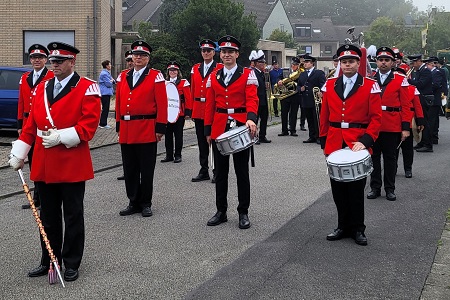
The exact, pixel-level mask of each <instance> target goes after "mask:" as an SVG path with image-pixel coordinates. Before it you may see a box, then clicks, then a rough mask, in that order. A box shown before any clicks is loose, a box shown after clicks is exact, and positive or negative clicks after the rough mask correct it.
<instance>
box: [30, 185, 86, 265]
mask: <svg viewBox="0 0 450 300" xmlns="http://www.w3.org/2000/svg"><path fill="white" fill-rule="evenodd" d="M36 184H37V185H38V186H39V192H40V193H41V214H40V216H41V220H42V225H43V226H44V229H45V232H46V233H47V237H48V239H49V241H50V246H51V247H52V249H53V253H54V254H55V256H56V258H57V259H58V262H59V263H60V265H62V263H61V259H62V262H63V263H64V266H65V267H66V268H72V269H78V267H79V266H80V264H81V258H82V257H83V251H84V238H85V234H84V209H83V200H84V191H85V186H86V183H85V182H84V181H82V182H74V183H44V182H42V181H40V182H36ZM61 206H62V208H63V209H62V210H61ZM62 213H64V239H63V216H62ZM63 241H64V243H63ZM41 248H42V259H41V265H43V266H48V265H49V264H50V257H49V255H48V251H47V248H45V243H44V241H43V240H42V236H41Z"/></svg>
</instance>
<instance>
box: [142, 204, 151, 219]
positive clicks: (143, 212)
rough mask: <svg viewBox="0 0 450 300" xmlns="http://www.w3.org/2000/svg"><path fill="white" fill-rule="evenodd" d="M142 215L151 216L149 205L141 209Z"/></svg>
mask: <svg viewBox="0 0 450 300" xmlns="http://www.w3.org/2000/svg"><path fill="white" fill-rule="evenodd" d="M142 216H143V217H151V216H153V212H152V208H151V207H150V206H146V207H144V208H143V209H142Z"/></svg>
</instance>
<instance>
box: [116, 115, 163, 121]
mask: <svg viewBox="0 0 450 300" xmlns="http://www.w3.org/2000/svg"><path fill="white" fill-rule="evenodd" d="M120 119H121V120H124V121H130V120H144V119H156V114H155V115H134V116H130V115H125V116H121V117H120Z"/></svg>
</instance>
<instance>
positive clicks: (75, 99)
mask: <svg viewBox="0 0 450 300" xmlns="http://www.w3.org/2000/svg"><path fill="white" fill-rule="evenodd" d="M54 84H55V80H54V79H50V80H49V81H46V82H41V83H40V84H39V85H38V86H37V87H36V89H35V91H34V97H33V106H32V109H31V113H30V116H29V118H28V121H27V123H26V125H25V126H24V128H23V131H22V134H21V135H20V137H19V140H22V141H23V142H25V143H26V144H28V145H32V144H33V142H35V140H36V143H35V147H34V152H33V166H32V168H31V175H30V178H31V180H33V181H43V182H46V183H60V182H80V181H86V180H88V179H92V178H94V170H93V168H92V161H91V153H90V150H89V144H88V141H90V140H91V139H92V138H93V136H94V134H95V131H96V130H97V126H98V122H99V120H100V110H101V109H100V89H99V88H98V85H97V83H95V81H92V80H90V79H87V78H84V77H80V76H79V75H78V74H77V73H74V75H73V76H72V78H71V79H70V80H69V82H68V83H67V85H66V86H65V87H64V88H63V89H62V90H61V92H60V93H59V94H58V96H56V97H55V98H53V88H54ZM44 93H46V96H47V99H48V104H49V110H50V116H51V117H52V119H53V123H54V125H55V127H56V128H57V129H58V130H61V129H65V128H70V127H74V129H75V130H76V133H77V134H78V138H79V139H80V143H79V144H78V145H76V146H75V147H72V148H67V147H66V146H65V145H64V144H59V145H57V146H54V147H51V148H47V149H46V148H44V146H42V138H41V137H40V136H38V135H37V130H42V131H47V130H49V129H50V128H52V125H51V124H50V122H49V119H48V117H47V113H46V109H45V103H44V101H45V100H44Z"/></svg>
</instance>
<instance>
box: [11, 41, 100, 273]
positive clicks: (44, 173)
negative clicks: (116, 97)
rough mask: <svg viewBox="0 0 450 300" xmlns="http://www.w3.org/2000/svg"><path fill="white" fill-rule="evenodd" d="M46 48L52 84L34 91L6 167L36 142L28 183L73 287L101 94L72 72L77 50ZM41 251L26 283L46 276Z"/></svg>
mask: <svg viewBox="0 0 450 300" xmlns="http://www.w3.org/2000/svg"><path fill="white" fill-rule="evenodd" d="M47 48H48V49H49V50H50V55H49V59H50V63H51V65H52V68H53V72H54V74H55V78H53V79H50V80H48V81H46V82H41V83H40V84H39V85H38V86H37V87H36V89H35V90H34V97H33V105H32V109H31V112H30V116H29V118H28V121H27V123H26V125H25V127H23V130H22V133H21V135H20V137H19V139H18V140H17V141H16V142H15V143H14V144H13V147H12V150H11V155H10V160H9V164H10V166H11V167H13V168H14V169H15V170H18V169H20V168H22V167H23V160H24V159H25V157H26V155H27V153H28V151H29V150H30V148H31V145H32V144H33V142H35V148H34V154H33V155H34V160H33V168H32V170H31V180H34V182H35V184H37V186H38V188H39V193H40V196H41V220H42V224H43V225H44V228H45V230H46V232H47V236H48V239H49V240H50V245H51V247H52V248H53V252H54V254H55V256H56V258H57V259H58V261H59V262H60V263H61V262H62V263H64V266H65V272H64V279H65V280H66V281H73V280H76V279H77V278H78V268H79V266H80V264H81V258H82V256H83V250H84V240H85V234H84V213H83V200H84V191H85V184H86V180H89V179H92V178H94V171H93V167H92V161H91V155H90V150H89V144H88V142H89V141H90V140H91V139H92V137H93V136H94V133H95V131H96V130H97V126H98V122H99V120H100V91H99V88H98V85H97V84H96V83H95V82H94V81H92V80H90V79H87V78H84V77H80V76H79V75H78V74H77V73H76V72H74V68H75V60H76V55H77V54H78V53H79V51H78V49H76V48H75V47H73V46H71V45H68V44H65V43H60V42H53V43H50V44H49V45H48V46H47ZM61 206H62V207H63V208H64V209H63V211H62V210H61ZM63 212H64V215H63ZM62 215H63V216H64V239H63V218H62V217H61V216H62ZM63 241H64V242H63ZM41 246H42V259H41V264H40V266H39V267H37V268H36V269H33V270H32V271H30V272H29V273H28V276H30V277H37V276H43V275H46V274H47V273H48V270H49V264H50V257H49V255H48V252H47V250H46V248H45V244H44V242H43V241H42V239H41ZM61 248H62V251H61Z"/></svg>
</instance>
